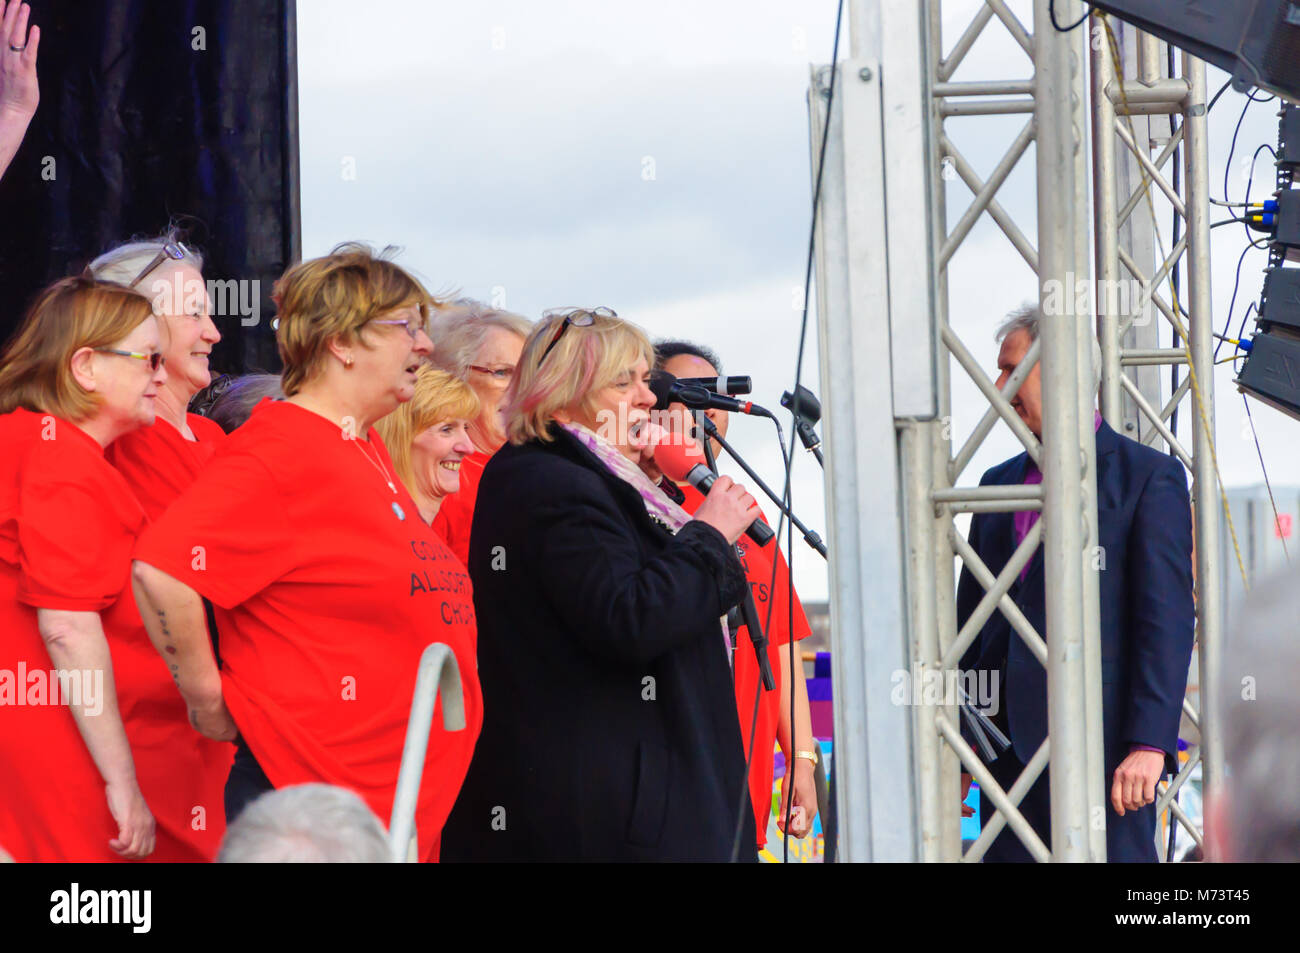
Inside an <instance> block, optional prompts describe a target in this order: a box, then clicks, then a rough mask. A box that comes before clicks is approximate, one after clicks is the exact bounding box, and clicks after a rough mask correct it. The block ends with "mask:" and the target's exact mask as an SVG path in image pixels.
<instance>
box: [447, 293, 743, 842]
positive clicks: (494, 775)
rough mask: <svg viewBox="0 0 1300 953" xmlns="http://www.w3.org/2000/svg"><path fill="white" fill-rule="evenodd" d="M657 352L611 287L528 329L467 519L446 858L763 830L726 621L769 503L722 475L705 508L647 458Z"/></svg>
mask: <svg viewBox="0 0 1300 953" xmlns="http://www.w3.org/2000/svg"><path fill="white" fill-rule="evenodd" d="M652 362H653V351H652V348H651V345H650V342H649V340H648V339H647V338H646V336H645V334H644V333H643V332H642V331H641V330H640V329H639V328H637V327H635V326H634V325H631V324H629V323H627V322H625V321H622V320H620V319H619V318H618V317H617V315H615V314H614V312H612V311H610V310H609V309H606V308H598V309H595V310H594V311H584V310H575V311H568V312H562V313H555V314H549V315H548V316H547V317H546V318H545V319H543V321H542V322H540V323H539V324H538V325H537V327H536V328H535V329H534V330H533V332H532V334H531V335H530V336H529V338H528V341H527V343H526V344H525V345H524V351H523V355H522V357H521V358H520V361H519V366H518V368H517V369H516V371H515V377H514V381H513V382H512V384H511V390H510V392H509V394H508V395H507V397H506V405H505V413H506V415H507V433H508V434H509V438H510V442H509V444H508V445H507V446H505V447H503V448H502V449H501V450H500V451H498V452H497V454H496V455H495V456H494V457H493V458H492V460H491V462H490V463H488V465H487V468H486V469H485V470H484V472H483V478H482V483H481V484H480V487H479V497H478V506H477V508H476V510H475V513H474V523H473V528H472V532H471V537H470V550H469V571H470V576H471V577H472V579H473V582H474V607H475V611H476V613H477V616H478V632H479V635H478V659H479V679H480V682H481V683H482V687H483V699H484V721H483V731H482V734H481V735H480V737H479V742H478V747H477V749H476V750H475V752H474V760H473V762H472V763H471V765H470V769H469V776H468V777H467V778H466V780H465V784H464V786H463V787H462V789H461V794H460V798H459V800H458V801H457V802H456V807H455V809H454V810H453V812H452V815H451V818H450V820H448V822H447V825H446V827H445V828H444V831H443V840H442V859H443V860H445V861H455V860H463V861H486V860H667V861H678V860H704V861H725V860H728V859H730V858H731V855H732V845H733V841H734V838H735V836H736V833H735V832H736V825H737V823H738V819H739V823H740V824H741V825H742V826H741V833H740V841H739V843H741V844H743V845H752V844H753V843H754V833H753V812H752V811H750V810H749V809H748V801H747V799H746V794H745V790H744V784H745V762H744V755H743V753H742V747H741V739H740V731H739V726H738V724H737V720H736V712H735V702H734V701H733V698H732V684H731V670H730V665H729V661H730V660H729V652H730V647H729V642H728V639H727V634H726V626H725V623H724V621H723V620H724V617H725V615H726V613H727V611H728V609H730V608H731V607H732V606H733V605H735V604H736V603H737V602H739V600H740V599H741V598H742V596H743V595H744V591H745V585H746V583H745V578H744V575H743V573H742V572H741V568H740V565H739V563H738V561H737V559H736V558H735V556H734V555H733V553H732V549H731V547H732V544H733V543H735V541H736V539H737V538H738V537H739V536H740V534H741V533H742V532H743V531H744V529H745V527H746V526H748V525H749V523H751V522H752V521H753V519H754V517H755V514H756V513H757V509H756V504H755V503H754V500H753V497H751V496H750V495H749V494H748V493H746V492H745V489H744V487H742V486H740V485H738V484H734V483H732V482H731V480H729V479H728V478H727V477H720V478H719V479H718V481H717V482H716V483H715V484H714V486H713V489H712V490H711V492H710V493H709V495H708V498H707V499H706V500H705V502H704V504H703V505H702V506H701V507H700V509H699V510H698V512H697V513H696V515H695V518H694V519H692V518H691V517H690V516H689V515H688V514H686V513H685V512H684V511H683V510H681V509H680V508H679V507H678V506H677V505H676V504H675V503H673V502H672V501H671V500H670V499H668V497H667V496H665V495H664V494H663V493H662V492H661V491H660V490H659V489H658V488H657V487H656V486H654V484H653V483H651V482H650V481H649V479H648V478H646V477H645V476H644V474H642V472H641V470H640V468H639V467H638V466H637V464H638V461H639V460H640V458H641V454H642V453H653V448H652V447H651V446H649V445H648V443H647V437H646V432H647V431H648V429H649V428H648V427H646V424H647V422H648V420H649V416H650V413H649V412H650V410H651V408H652V407H653V406H654V395H653V394H652V393H651V392H650V389H649V386H648V381H649V376H650V367H651V364H652ZM742 856H743V857H744V859H746V860H752V859H754V856H753V852H752V848H750V849H748V850H746V851H745V852H744V853H743V854H742Z"/></svg>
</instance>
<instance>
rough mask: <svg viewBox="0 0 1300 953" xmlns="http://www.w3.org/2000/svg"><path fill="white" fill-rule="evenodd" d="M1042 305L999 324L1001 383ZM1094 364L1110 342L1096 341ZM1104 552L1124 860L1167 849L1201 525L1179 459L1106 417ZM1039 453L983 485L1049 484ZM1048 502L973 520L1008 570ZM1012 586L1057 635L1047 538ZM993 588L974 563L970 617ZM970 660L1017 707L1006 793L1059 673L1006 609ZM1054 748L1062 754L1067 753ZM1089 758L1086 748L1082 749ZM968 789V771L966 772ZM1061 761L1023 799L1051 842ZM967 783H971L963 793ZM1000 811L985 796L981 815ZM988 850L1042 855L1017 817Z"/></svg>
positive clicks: (1032, 408) (1003, 757)
mask: <svg viewBox="0 0 1300 953" xmlns="http://www.w3.org/2000/svg"><path fill="white" fill-rule="evenodd" d="M1041 320H1042V319H1041V315H1040V313H1039V312H1038V309H1037V308H1033V307H1028V308H1024V309H1022V310H1020V311H1018V312H1016V313H1014V314H1013V315H1012V316H1011V317H1010V318H1009V320H1008V321H1007V322H1006V323H1005V324H1004V325H1003V326H1002V328H1001V329H1000V330H999V332H998V338H999V339H1000V340H1001V342H1002V347H1001V351H1000V352H999V355H998V368H999V371H1000V376H999V377H998V382H997V386H998V388H999V389H1001V388H1003V387H1004V386H1005V385H1006V381H1007V378H1008V377H1010V376H1011V373H1012V371H1014V370H1015V368H1016V366H1017V365H1018V364H1019V363H1020V360H1021V358H1023V357H1024V355H1025V353H1026V352H1027V351H1028V350H1029V347H1030V345H1031V344H1032V343H1033V342H1034V341H1035V340H1037V338H1038V332H1039V326H1040V322H1041ZM1094 366H1095V368H1096V369H1097V370H1098V373H1099V368H1100V352H1099V350H1098V349H1096V347H1095V345H1094ZM1040 372H1041V366H1036V367H1035V368H1034V370H1033V372H1032V373H1030V375H1029V376H1028V377H1027V378H1026V379H1025V382H1024V383H1023V384H1022V385H1021V387H1020V390H1019V392H1018V393H1017V394H1016V396H1015V398H1014V399H1013V400H1012V402H1011V404H1012V406H1013V407H1014V408H1015V410H1016V413H1017V414H1019V416H1020V418H1021V419H1022V420H1024V422H1025V424H1026V425H1027V426H1028V427H1029V429H1030V430H1031V431H1032V432H1033V433H1034V434H1035V435H1036V436H1037V437H1038V438H1039V439H1040V440H1044V439H1045V440H1046V441H1047V442H1050V441H1051V440H1052V434H1051V433H1048V434H1047V435H1046V437H1044V435H1043V428H1042V402H1041V383H1040V381H1041V376H1040ZM1096 434H1097V523H1098V531H1099V536H1100V547H1101V548H1100V549H1099V550H1096V551H1095V552H1096V557H1095V558H1096V559H1097V562H1098V569H1099V570H1100V572H1099V574H1098V575H1099V581H1100V595H1101V678H1102V718H1103V722H1104V746H1105V770H1106V785H1107V790H1108V793H1109V797H1108V798H1107V809H1106V855H1107V859H1108V860H1111V861H1150V862H1154V861H1156V860H1157V856H1156V849H1155V824H1156V813H1155V807H1154V802H1155V795H1156V782H1157V781H1159V779H1160V778H1161V777H1163V776H1164V775H1165V774H1166V773H1172V772H1174V771H1175V770H1176V769H1177V764H1178V762H1177V753H1178V725H1179V719H1180V717H1181V714H1182V703H1183V694H1184V691H1185V690H1186V687H1187V669H1188V665H1189V662H1190V659H1191V652H1192V642H1193V629H1194V622H1195V612H1194V608H1193V599H1192V528H1191V505H1190V501H1189V499H1188V494H1187V479H1186V475H1185V471H1184V469H1183V466H1182V464H1181V463H1179V462H1178V460H1177V459H1175V458H1173V457H1170V456H1167V455H1165V454H1162V453H1160V452H1158V451H1156V450H1153V449H1151V448H1149V447H1146V446H1143V445H1142V444H1140V443H1137V442H1136V441H1133V440H1130V439H1128V438H1126V437H1122V436H1120V435H1119V434H1117V433H1115V431H1114V430H1112V429H1111V428H1110V427H1108V426H1107V425H1106V424H1105V423H1104V422H1103V421H1102V420H1101V417H1100V415H1098V416H1097V417H1096ZM1041 481H1042V474H1041V472H1039V470H1038V468H1037V466H1035V465H1034V463H1033V461H1032V460H1031V459H1030V458H1029V455H1028V454H1027V453H1022V454H1020V455H1019V456H1016V457H1012V458H1011V459H1010V460H1007V461H1005V462H1004V463H1001V464H998V465H997V466H995V467H993V468H992V469H990V470H989V471H988V472H987V473H985V474H984V476H983V478H982V479H981V480H980V485H981V486H999V485H1001V486H1011V485H1016V484H1025V483H1040V482H1041ZM1037 517H1038V514H1037V513H1033V512H1022V513H1014V514H1013V513H982V514H976V515H975V516H974V518H973V519H972V520H971V528H970V537H969V542H970V544H971V547H972V548H973V549H974V550H975V552H976V553H977V554H979V556H980V558H981V559H982V560H983V561H984V562H985V564H986V565H987V566H988V568H989V571H990V572H992V573H993V574H994V575H995V576H996V575H998V574H999V573H1000V572H1001V571H1002V569H1003V568H1004V567H1005V566H1006V564H1007V562H1008V561H1009V560H1010V558H1011V555H1012V553H1013V552H1014V551H1015V548H1016V546H1017V545H1018V544H1019V543H1020V541H1021V540H1023V539H1024V537H1025V535H1026V534H1027V533H1028V532H1029V529H1030V528H1031V527H1032V525H1033V522H1034V520H1036V519H1037ZM1009 595H1010V596H1011V598H1012V600H1014V602H1015V603H1016V605H1017V606H1018V607H1019V608H1020V610H1021V611H1022V612H1023V613H1024V615H1025V617H1026V618H1027V619H1028V620H1029V622H1030V624H1032V625H1033V626H1034V628H1035V630H1036V631H1037V632H1038V633H1039V634H1040V635H1041V636H1043V638H1045V639H1047V640H1048V641H1049V642H1050V640H1051V637H1052V636H1051V633H1050V632H1049V631H1047V625H1046V617H1047V610H1046V598H1045V594H1044V584H1043V549H1042V546H1039V548H1038V550H1037V552H1035V554H1034V556H1033V558H1032V559H1031V561H1030V562H1029V564H1028V565H1027V566H1026V567H1025V569H1024V570H1023V571H1022V572H1021V575H1020V578H1019V579H1018V580H1017V581H1016V583H1015V584H1013V585H1012V587H1011V590H1010V593H1009ZM983 596H984V589H983V587H981V586H980V585H979V583H978V582H977V581H976V580H975V578H974V577H973V576H972V575H971V573H970V572H969V571H968V570H966V569H963V570H962V573H961V580H960V583H959V585H958V590H957V620H958V625H959V626H960V625H961V624H963V623H965V621H966V619H967V618H969V617H970V615H971V613H972V612H973V611H974V610H975V607H976V606H977V605H978V604H979V601H980V599H981V598H982V597H983ZM961 667H962V669H963V670H965V671H975V672H979V671H983V670H987V671H989V672H990V673H996V677H998V678H999V680H1000V683H1001V685H1002V686H1003V690H1002V697H1003V698H1004V700H1005V704H1004V705H1003V706H1002V708H1001V709H1000V710H999V711H998V712H996V713H995V714H994V716H993V721H994V723H995V724H997V725H998V726H999V727H1000V728H1001V729H1002V730H1003V731H1004V732H1005V733H1006V734H1007V735H1008V736H1009V737H1010V739H1011V747H1010V748H1008V749H1007V750H1005V751H1003V752H1001V754H1000V755H998V756H997V757H996V758H995V759H994V760H993V761H992V762H991V763H990V764H989V765H988V767H989V770H990V772H991V773H992V774H993V776H994V778H995V779H996V780H997V781H998V784H999V785H1000V786H1001V787H1002V788H1003V790H1006V789H1008V788H1010V787H1011V785H1012V784H1013V783H1014V782H1015V779H1016V777H1017V776H1018V775H1019V774H1020V773H1021V771H1023V770H1024V766H1025V764H1026V763H1027V762H1028V761H1029V760H1030V759H1031V758H1032V757H1033V754H1034V752H1035V751H1036V750H1037V749H1038V747H1039V745H1040V744H1041V743H1042V741H1043V739H1044V738H1045V737H1046V735H1047V672H1046V670H1045V669H1044V668H1043V666H1042V665H1041V664H1040V663H1039V662H1038V660H1037V659H1036V658H1035V657H1034V656H1033V654H1031V652H1030V651H1029V648H1028V647H1027V646H1026V645H1025V643H1024V641H1023V640H1022V639H1021V638H1020V636H1019V635H1018V634H1017V633H1016V632H1015V631H1014V630H1013V629H1012V628H1011V625H1010V623H1008V622H1007V620H1006V618H1005V616H1003V614H1002V613H1001V612H997V611H995V612H994V613H993V615H992V616H991V617H990V618H989V620H988V621H987V622H986V623H985V624H984V627H983V629H981V630H980V634H979V635H978V636H977V637H976V639H975V641H974V642H973V643H972V644H971V646H970V648H969V649H968V650H967V652H966V654H965V655H964V656H963V657H962V661H961ZM1062 756H1063V755H1062V754H1059V753H1057V752H1056V751H1053V753H1052V757H1062ZM1076 756H1077V755H1076ZM963 785H964V787H966V786H968V785H969V776H968V775H963ZM1048 791H1049V789H1048V772H1047V771H1046V770H1044V771H1043V773H1042V775H1040V777H1039V780H1038V781H1037V782H1036V783H1035V784H1034V786H1033V787H1032V788H1031V789H1030V790H1029V792H1028V793H1027V794H1026V795H1025V798H1024V799H1023V800H1022V801H1021V802H1020V810H1021V811H1022V812H1023V813H1024V815H1025V818H1026V820H1028V821H1029V823H1030V824H1031V826H1032V827H1033V828H1034V831H1035V832H1036V833H1037V834H1038V836H1039V837H1040V838H1042V840H1043V842H1044V843H1046V844H1047V845H1049V846H1050V845H1051V823H1050V818H1051V815H1050V799H1049V793H1048ZM964 793H965V791H964V790H963V794H964ZM994 810H995V808H994V806H993V804H992V802H991V801H990V800H989V799H988V797H987V795H984V794H981V801H980V816H981V817H982V818H984V819H985V821H986V822H987V819H988V818H990V817H991V816H992V815H993V812H994ZM985 859H986V860H988V861H1028V860H1031V859H1032V858H1031V855H1030V854H1029V852H1028V851H1027V850H1026V849H1025V847H1024V846H1023V845H1022V844H1021V843H1020V841H1019V839H1018V838H1016V836H1015V834H1013V833H1012V832H1011V831H1010V829H1009V828H1006V829H1004V830H1003V832H1002V833H1001V834H1000V835H999V836H998V837H997V839H996V840H995V841H994V842H993V844H992V845H991V846H990V848H989V850H988V852H987V853H986V854H985Z"/></svg>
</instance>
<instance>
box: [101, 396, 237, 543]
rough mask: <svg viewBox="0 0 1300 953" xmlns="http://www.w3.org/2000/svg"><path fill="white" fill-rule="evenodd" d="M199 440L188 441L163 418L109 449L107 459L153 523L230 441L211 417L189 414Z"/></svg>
mask: <svg viewBox="0 0 1300 953" xmlns="http://www.w3.org/2000/svg"><path fill="white" fill-rule="evenodd" d="M185 419H186V422H187V423H188V424H189V425H190V430H192V431H194V436H195V437H197V438H198V439H197V440H186V439H185V437H184V436H183V435H182V434H181V432H180V431H179V430H177V429H176V428H175V427H173V426H172V425H171V424H170V423H168V422H167V421H165V420H163V418H162V417H161V416H159V417H158V420H157V421H156V422H155V423H154V425H153V426H152V427H141V428H140V429H139V430H136V431H133V432H132V433H129V434H127V435H126V436H124V437H118V438H117V439H116V440H114V441H113V442H112V443H111V444H109V445H108V447H107V449H105V451H104V457H105V458H106V459H107V460H108V462H109V463H111V464H113V466H115V467H117V469H118V472H119V473H121V474H122V476H124V477H126V482H127V483H128V484H130V486H131V490H132V492H134V493H135V498H136V499H137V500H139V501H140V505H141V506H143V507H144V512H145V515H146V516H148V517H149V519H150V521H152V520H156V519H157V518H158V517H160V516H162V514H163V511H164V510H166V509H167V507H169V506H171V505H172V503H173V502H174V501H175V500H176V497H178V496H180V495H181V494H182V493H184V492H185V491H186V490H188V489H189V488H190V484H191V483H193V482H194V480H195V478H196V477H198V475H199V473H200V472H201V471H202V470H203V468H204V467H205V466H206V465H207V463H208V461H209V460H211V459H212V457H213V455H214V454H215V453H216V452H217V448H218V447H220V446H221V445H222V444H223V443H224V442H225V440H226V432H225V431H224V430H222V429H221V427H219V426H218V425H217V424H216V423H214V422H213V421H211V420H209V419H208V418H207V417H200V416H199V415H198V414H186V415H185Z"/></svg>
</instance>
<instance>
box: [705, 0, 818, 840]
mask: <svg viewBox="0 0 1300 953" xmlns="http://www.w3.org/2000/svg"><path fill="white" fill-rule="evenodd" d="M843 19H844V0H839V2H838V4H837V5H836V11H835V38H834V40H833V41H832V45H831V67H830V77H831V78H830V86H829V89H828V90H827V94H826V122H825V123H824V124H823V126H822V137H821V144H820V146H819V148H818V154H817V174H816V176H815V177H814V179H813V198H812V221H811V222H809V225H808V254H807V257H806V259H805V263H804V281H803V314H802V316H801V318H800V325H799V350H798V353H797V356H796V363H795V372H794V383H795V387H794V392H795V393H798V392H799V384H800V382H801V381H802V380H803V373H802V372H803V355H804V347H805V344H806V342H807V337H808V301H809V296H810V292H811V290H812V289H811V282H812V268H813V256H814V254H815V252H816V242H817V214H818V211H819V210H820V208H821V194H822V173H823V172H824V171H825V168H826V144H827V141H828V139H829V136H830V127H831V113H832V110H833V109H834V107H835V81H836V72H837V67H838V66H839V52H840V26H841V23H842V22H843ZM792 413H793V414H794V427H793V429H792V430H791V432H790V447H789V449H788V450H783V455H784V457H785V487H784V490H783V491H782V493H781V499H782V502H783V503H784V505H785V508H786V509H793V506H792V505H791V504H792V500H791V490H790V476H791V472H792V470H793V468H794V441H795V436H796V434H797V433H798V432H799V421H800V419H801V418H800V414H799V405H798V403H796V404H795V406H794V408H793V409H792ZM782 529H784V530H785V531H786V558H787V570H788V575H787V579H786V588H787V597H786V609H787V615H788V620H787V621H788V625H789V629H788V630H787V635H788V642H789V644H788V646H787V649H788V653H789V662H790V682H791V685H790V748H791V752H790V753H791V754H793V751H794V747H795V745H796V743H797V742H796V741H795V730H796V728H797V727H798V725H797V722H796V721H795V715H796V712H795V691H794V684H793V683H794V679H795V669H794V666H795V663H796V660H795V644H794V598H793V596H794V548H793V547H794V524H793V523H790V522H789V521H788V520H786V518H785V510H782V511H781V512H780V513H779V514H778V515H777V524H776V543H777V546H778V550H777V552H776V553H774V554H773V556H772V576H771V581H770V583H769V586H768V592H769V594H770V597H769V598H768V602H767V630H770V628H771V620H772V608H773V605H774V603H775V602H776V577H777V567H778V565H779V563H778V561H777V560H778V557H779V556H780V549H779V546H780V541H781V530H782ZM810 727H811V726H810ZM750 754H751V755H752V754H753V747H752V745H751V748H750ZM796 760H797V759H796V758H793V757H787V759H786V765H785V784H784V788H785V790H784V791H783V797H782V800H783V801H784V802H785V803H784V804H783V805H782V807H781V809H782V811H783V812H784V814H785V822H784V823H783V824H782V827H783V828H784V830H783V831H782V861H783V862H785V863H789V860H790V818H791V816H792V814H793V813H794V770H793V768H794V762H795V761H796ZM743 803H744V806H743V807H742V809H743V810H752V808H751V807H749V806H748V805H749V777H748V775H746V777H745V796H744V802H743ZM743 824H744V815H742V814H739V813H738V814H737V816H736V833H735V838H734V841H733V844H732V857H731V859H732V860H733V861H736V860H739V858H740V833H741V830H742V827H743ZM824 829H825V823H823V830H824Z"/></svg>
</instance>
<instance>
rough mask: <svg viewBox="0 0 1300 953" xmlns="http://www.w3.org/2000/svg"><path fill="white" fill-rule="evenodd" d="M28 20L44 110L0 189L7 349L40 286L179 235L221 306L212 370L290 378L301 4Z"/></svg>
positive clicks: (134, 6) (146, 0) (49, 9)
mask: <svg viewBox="0 0 1300 953" xmlns="http://www.w3.org/2000/svg"><path fill="white" fill-rule="evenodd" d="M31 16H32V23H34V24H38V25H39V26H40V28H41V48H40V59H39V61H38V63H37V70H38V73H39V77H40V89H41V103H40V107H39V108H38V109H37V111H36V118H35V119H34V120H33V121H32V125H31V128H30V129H29V130H28V133H27V138H26V140H25V141H24V142H23V145H22V148H21V149H20V151H19V153H18V155H17V156H16V157H15V158H14V161H13V163H12V164H11V165H10V167H9V170H8V172H7V173H6V174H5V176H4V179H3V180H2V181H0V338H8V337H9V335H10V334H11V333H12V331H13V330H14V328H15V327H16V325H17V322H18V321H19V319H20V317H21V315H22V313H23V311H24V310H25V309H26V306H27V304H28V303H29V302H30V301H31V299H32V297H33V295H34V294H35V293H36V291H37V290H38V289H40V288H41V287H42V286H43V285H45V284H47V283H49V282H50V281H52V280H54V279H56V278H59V277H62V276H63V275H66V274H69V273H72V272H76V271H79V270H80V269H81V268H83V267H84V266H85V265H86V263H87V262H89V261H90V260H91V259H93V258H94V257H95V256H96V255H98V254H99V253H101V252H102V251H104V250H106V249H107V248H109V247H111V246H112V245H114V244H116V243H118V242H121V241H124V240H127V239H130V238H143V237H150V236H155V235H157V234H159V233H160V232H162V231H163V230H164V229H165V228H166V227H167V226H168V224H169V223H173V222H180V223H182V224H183V225H186V226H188V228H189V234H190V237H191V239H192V241H193V243H194V244H195V245H196V246H197V247H198V249H199V250H200V251H202V253H203V255H204V258H205V261H206V264H205V268H204V272H205V274H204V277H205V278H207V279H209V282H210V285H209V287H210V288H212V289H213V290H214V292H215V293H214V297H216V298H217V299H218V300H217V302H216V305H217V308H216V310H217V311H218V312H220V313H218V314H216V315H214V317H215V319H216V322H217V327H218V328H219V329H220V331H221V334H222V341H221V343H220V344H219V345H218V346H217V348H216V351H215V353H214V354H213V361H212V366H213V370H214V372H216V371H226V372H243V371H246V370H254V369H259V370H268V371H270V370H278V369H279V360H278V357H277V355H276V351H275V335H274V332H273V331H272V330H271V318H272V317H273V310H272V305H271V299H270V295H271V286H272V283H273V282H274V281H275V279H276V278H277V277H278V276H279V275H280V273H281V272H283V271H284V268H285V266H286V265H287V264H288V263H290V262H292V261H296V260H297V259H298V258H299V249H300V231H301V229H300V221H299V214H298V124H297V100H298V95H297V67H296V36H295V31H294V17H295V10H294V0H161V2H160V0H113V2H110V3H100V2H94V3H86V2H85V0H41V2H39V3H33V4H32V15H31ZM212 282H220V284H219V285H214V284H212ZM232 282H233V283H232ZM254 282H256V284H254Z"/></svg>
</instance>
